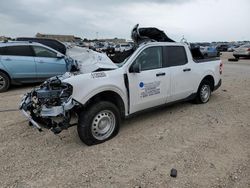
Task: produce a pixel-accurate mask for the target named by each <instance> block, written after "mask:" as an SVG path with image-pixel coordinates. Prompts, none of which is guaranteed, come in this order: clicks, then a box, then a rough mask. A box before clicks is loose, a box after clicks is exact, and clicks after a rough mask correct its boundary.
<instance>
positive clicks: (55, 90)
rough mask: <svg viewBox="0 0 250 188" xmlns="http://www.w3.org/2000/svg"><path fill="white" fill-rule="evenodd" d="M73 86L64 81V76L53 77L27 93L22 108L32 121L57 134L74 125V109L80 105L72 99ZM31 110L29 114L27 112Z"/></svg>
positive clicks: (38, 126) (37, 125) (35, 124)
mask: <svg viewBox="0 0 250 188" xmlns="http://www.w3.org/2000/svg"><path fill="white" fill-rule="evenodd" d="M72 92H73V87H72V86H71V85H70V84H68V83H64V82H62V77H53V78H50V79H49V80H47V81H45V82H44V83H43V84H42V85H41V86H40V87H39V88H36V89H34V90H32V91H31V92H30V93H27V94H26V95H25V96H24V98H23V101H22V103H21V106H20V109H21V110H22V111H23V112H24V114H25V115H26V116H27V117H28V116H29V117H30V118H29V119H30V122H31V124H33V125H34V126H36V127H37V128H38V129H39V130H41V127H40V125H42V126H43V127H46V128H48V129H51V130H52V131H53V132H54V133H55V134H58V133H60V132H61V131H62V130H63V129H67V128H68V127H70V126H72V124H71V119H72V118H71V117H72V110H71V109H73V108H74V107H75V106H77V105H78V103H77V102H75V101H73V100H72V99H71V95H72ZM27 112H29V114H28V113H27Z"/></svg>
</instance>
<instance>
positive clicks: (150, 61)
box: [128, 46, 170, 113]
mask: <svg viewBox="0 0 250 188" xmlns="http://www.w3.org/2000/svg"><path fill="white" fill-rule="evenodd" d="M162 54H163V49H162V47H161V46H156V47H148V48H146V49H144V50H143V51H142V52H141V53H140V54H139V55H138V56H137V58H136V60H135V61H134V62H133V63H132V65H131V67H133V66H135V65H137V67H138V66H139V67H140V71H139V72H137V73H135V72H133V71H129V73H128V80H129V91H130V96H129V97H130V113H134V112H137V111H141V110H144V109H147V108H151V107H154V106H159V105H162V104H165V103H166V99H167V97H168V96H169V94H170V74H169V71H168V69H167V68H165V66H164V65H163V64H164V61H163V55H162ZM131 67H130V70H131Z"/></svg>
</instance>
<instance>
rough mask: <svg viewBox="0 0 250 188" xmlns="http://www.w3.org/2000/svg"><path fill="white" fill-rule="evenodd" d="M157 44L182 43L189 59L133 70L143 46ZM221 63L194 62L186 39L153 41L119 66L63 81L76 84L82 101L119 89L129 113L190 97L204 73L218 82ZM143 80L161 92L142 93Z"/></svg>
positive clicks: (75, 96) (79, 99) (76, 94)
mask: <svg viewBox="0 0 250 188" xmlns="http://www.w3.org/2000/svg"><path fill="white" fill-rule="evenodd" d="M154 46H183V47H184V48H185V50H186V54H187V58H188V63H187V64H185V65H181V66H174V67H167V68H160V69H154V70H148V71H142V72H140V73H130V72H129V68H130V66H131V65H132V63H133V62H134V61H135V59H136V58H137V56H138V55H139V54H140V53H141V52H142V51H143V50H145V49H147V48H149V47H154ZM220 63H221V62H220V61H219V60H217V61H207V62H204V63H196V62H194V61H193V58H192V55H191V52H190V50H189V48H188V46H187V45H185V44H183V43H165V42H164V43H161V42H152V43H148V44H143V45H141V46H140V47H139V48H138V49H137V50H136V51H135V52H134V53H133V54H132V56H131V57H129V58H128V59H127V60H126V63H125V64H124V65H123V66H121V67H120V68H116V69H113V70H109V71H102V72H92V73H91V72H90V73H84V74H79V75H72V76H70V77H69V78H67V79H65V80H63V82H67V83H69V84H71V85H72V86H73V94H72V98H73V99H74V100H76V101H78V102H79V103H81V104H83V105H84V104H85V103H86V102H87V101H88V100H90V99H91V98H92V97H94V96H95V95H97V94H99V93H101V92H103V91H113V92H115V93H117V94H118V95H119V96H120V97H121V98H122V100H123V102H124V106H125V115H126V116H128V115H130V114H133V113H135V112H138V111H141V110H144V109H148V108H151V107H154V106H158V105H163V104H166V103H170V102H174V101H178V100H181V99H185V98H187V97H189V96H190V95H192V94H194V93H196V92H197V91H198V87H199V85H200V83H201V81H202V80H203V78H204V77H205V76H208V75H211V76H212V77H213V78H214V82H215V83H214V85H215V86H216V85H218V83H219V81H220V79H221V74H220ZM184 69H191V71H189V72H184V71H183V70H184ZM158 73H165V76H161V77H156V74H158ZM98 74H101V75H98ZM125 74H126V75H127V77H128V87H129V91H128V90H127V88H126V85H125V81H124V75H125ZM141 82H143V83H145V84H146V83H153V84H159V86H157V88H159V90H160V93H159V94H154V95H152V96H147V97H141V95H142V92H143V87H141V86H142V85H140V84H141Z"/></svg>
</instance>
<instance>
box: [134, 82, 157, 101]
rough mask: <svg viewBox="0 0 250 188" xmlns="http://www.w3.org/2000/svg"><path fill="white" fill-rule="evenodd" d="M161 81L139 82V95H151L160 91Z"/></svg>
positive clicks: (143, 96)
mask: <svg viewBox="0 0 250 188" xmlns="http://www.w3.org/2000/svg"><path fill="white" fill-rule="evenodd" d="M160 85H161V81H155V82H149V83H143V82H140V83H139V87H140V88H141V93H140V97H141V98H145V97H149V96H153V95H157V94H160V93H161V87H160Z"/></svg>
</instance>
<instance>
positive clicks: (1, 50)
mask: <svg viewBox="0 0 250 188" xmlns="http://www.w3.org/2000/svg"><path fill="white" fill-rule="evenodd" d="M3 50H4V48H3V47H2V48H0V55H4V51H3Z"/></svg>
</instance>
